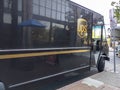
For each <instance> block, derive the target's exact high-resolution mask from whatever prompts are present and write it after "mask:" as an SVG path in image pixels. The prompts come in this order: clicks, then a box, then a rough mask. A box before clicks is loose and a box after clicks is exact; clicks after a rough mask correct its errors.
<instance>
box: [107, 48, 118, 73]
mask: <svg viewBox="0 0 120 90" xmlns="http://www.w3.org/2000/svg"><path fill="white" fill-rule="evenodd" d="M109 57H110V61H105V71H110V72H114V49H113V48H111V47H110V48H109ZM115 62H116V72H117V73H120V58H119V57H117V56H116V55H115Z"/></svg>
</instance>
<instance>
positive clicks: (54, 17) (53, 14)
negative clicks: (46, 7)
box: [52, 10, 56, 19]
mask: <svg viewBox="0 0 120 90" xmlns="http://www.w3.org/2000/svg"><path fill="white" fill-rule="evenodd" d="M52 18H53V19H56V11H55V10H52Z"/></svg>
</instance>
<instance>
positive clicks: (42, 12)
mask: <svg viewBox="0 0 120 90" xmlns="http://www.w3.org/2000/svg"><path fill="white" fill-rule="evenodd" d="M40 15H41V16H45V7H42V6H41V7H40Z"/></svg>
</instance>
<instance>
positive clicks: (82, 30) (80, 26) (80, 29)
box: [77, 18, 87, 38]
mask: <svg viewBox="0 0 120 90" xmlns="http://www.w3.org/2000/svg"><path fill="white" fill-rule="evenodd" d="M77 35H78V36H79V37H81V38H84V37H86V36H87V21H86V20H85V19H83V18H80V19H78V21H77Z"/></svg>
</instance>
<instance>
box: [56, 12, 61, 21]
mask: <svg viewBox="0 0 120 90" xmlns="http://www.w3.org/2000/svg"><path fill="white" fill-rule="evenodd" d="M60 19H61V13H60V12H57V20H60Z"/></svg>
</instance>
